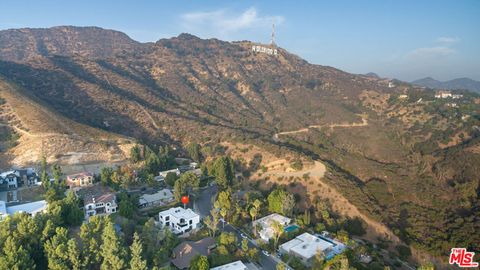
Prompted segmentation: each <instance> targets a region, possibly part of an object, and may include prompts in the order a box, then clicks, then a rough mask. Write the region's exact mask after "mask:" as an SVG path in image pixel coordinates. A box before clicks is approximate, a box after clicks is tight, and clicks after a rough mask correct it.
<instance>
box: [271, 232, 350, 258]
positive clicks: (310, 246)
mask: <svg viewBox="0 0 480 270" xmlns="http://www.w3.org/2000/svg"><path fill="white" fill-rule="evenodd" d="M345 248H346V247H345V245H344V244H342V243H340V242H337V241H335V240H332V239H329V238H326V237H320V236H316V235H312V234H309V233H303V234H301V235H299V236H297V237H296V238H295V239H293V240H290V241H288V242H286V243H284V244H282V245H280V247H279V250H280V253H282V254H289V255H290V256H295V257H297V258H299V259H300V260H301V261H302V262H303V263H304V264H305V265H306V266H310V265H311V263H312V259H313V258H314V257H315V255H316V254H317V252H321V253H322V255H323V256H324V257H325V258H326V259H327V260H328V259H331V258H333V257H334V256H335V255H337V254H340V253H342V252H343V250H344V249H345Z"/></svg>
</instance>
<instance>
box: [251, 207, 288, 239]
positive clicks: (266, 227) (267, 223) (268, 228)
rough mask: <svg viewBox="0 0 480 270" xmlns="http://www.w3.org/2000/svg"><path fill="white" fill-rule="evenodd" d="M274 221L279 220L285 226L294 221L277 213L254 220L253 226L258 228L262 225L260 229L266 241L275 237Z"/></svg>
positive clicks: (260, 233)
mask: <svg viewBox="0 0 480 270" xmlns="http://www.w3.org/2000/svg"><path fill="white" fill-rule="evenodd" d="M273 221H278V222H279V223H280V224H282V225H283V226H287V225H288V224H290V222H291V221H292V220H291V219H290V218H288V217H284V216H282V215H279V214H277V213H274V214H271V215H268V216H265V217H262V218H259V219H257V220H255V221H254V222H252V226H253V227H254V228H256V227H257V226H260V227H261V230H260V231H259V235H260V238H261V239H262V240H264V241H266V242H268V240H270V238H272V237H273V229H272V223H273Z"/></svg>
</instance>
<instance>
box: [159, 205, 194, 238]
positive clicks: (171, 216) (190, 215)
mask: <svg viewBox="0 0 480 270" xmlns="http://www.w3.org/2000/svg"><path fill="white" fill-rule="evenodd" d="M158 221H159V222H160V224H161V225H162V226H165V227H168V228H170V229H171V230H172V232H173V233H175V234H184V233H186V232H189V231H191V230H193V229H196V228H197V226H198V224H199V223H200V216H199V215H198V214H197V213H195V212H193V210H192V209H190V208H186V209H185V208H182V207H173V208H170V209H168V210H165V211H162V212H160V213H158Z"/></svg>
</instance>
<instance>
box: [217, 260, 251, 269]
mask: <svg viewBox="0 0 480 270" xmlns="http://www.w3.org/2000/svg"><path fill="white" fill-rule="evenodd" d="M247 269H248V268H247V266H246V265H245V264H243V262H242V261H235V262H231V263H227V264H224V265H220V266H217V267H214V268H210V270H247Z"/></svg>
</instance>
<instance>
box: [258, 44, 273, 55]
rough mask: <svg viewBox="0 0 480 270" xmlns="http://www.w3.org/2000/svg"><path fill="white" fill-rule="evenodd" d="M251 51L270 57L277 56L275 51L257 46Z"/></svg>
mask: <svg viewBox="0 0 480 270" xmlns="http://www.w3.org/2000/svg"><path fill="white" fill-rule="evenodd" d="M252 51H253V52H259V53H266V54H270V55H277V54H278V51H277V49H272V48H268V47H263V46H258V45H253V46H252Z"/></svg>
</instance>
